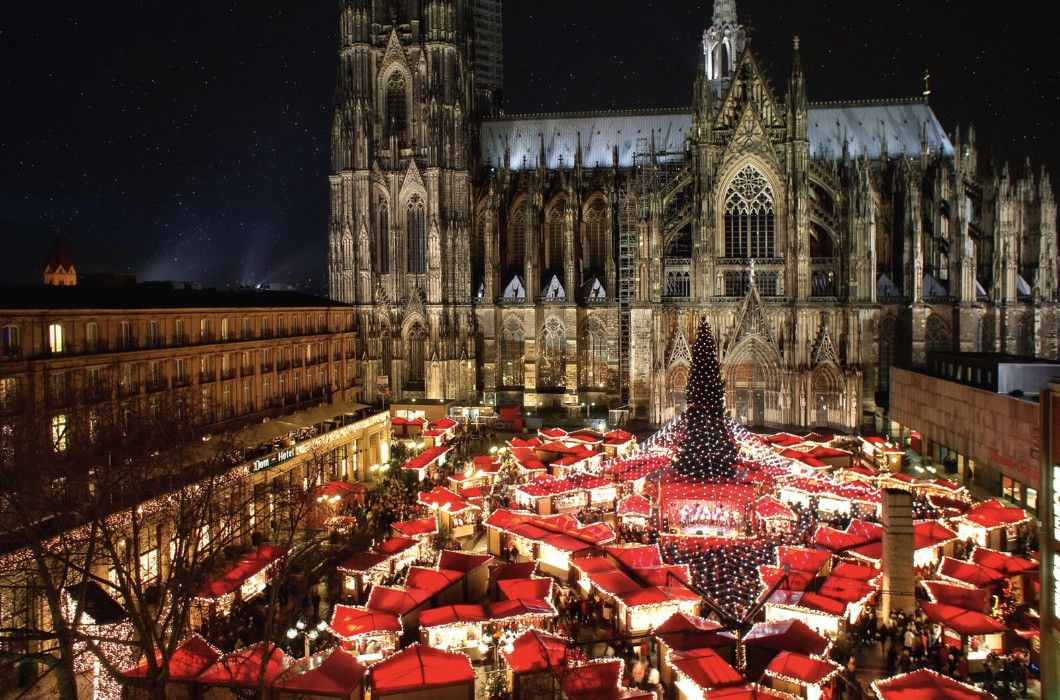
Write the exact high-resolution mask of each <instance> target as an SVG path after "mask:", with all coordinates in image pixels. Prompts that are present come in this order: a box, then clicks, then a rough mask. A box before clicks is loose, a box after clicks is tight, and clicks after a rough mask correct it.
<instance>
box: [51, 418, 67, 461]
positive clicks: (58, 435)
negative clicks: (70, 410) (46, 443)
mask: <svg viewBox="0 0 1060 700" xmlns="http://www.w3.org/2000/svg"><path fill="white" fill-rule="evenodd" d="M51 438H52V449H53V450H55V451H56V452H66V448H67V442H66V414H64V413H60V414H59V415H56V416H52V429H51Z"/></svg>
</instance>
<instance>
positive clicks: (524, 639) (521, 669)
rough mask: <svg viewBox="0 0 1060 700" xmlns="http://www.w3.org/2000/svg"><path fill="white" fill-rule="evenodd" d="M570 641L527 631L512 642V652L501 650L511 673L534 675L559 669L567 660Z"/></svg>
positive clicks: (531, 630)
mask: <svg viewBox="0 0 1060 700" xmlns="http://www.w3.org/2000/svg"><path fill="white" fill-rule="evenodd" d="M569 646H570V640H569V639H567V638H566V637H557V636H554V635H551V634H546V633H544V632H541V631H540V630H536V629H534V628H530V629H528V630H527V631H526V632H523V633H522V634H521V635H519V636H518V637H516V638H515V640H514V641H512V651H511V653H508V652H506V651H504V650H501V654H503V655H504V660H505V661H506V662H507V663H508V667H509V668H510V669H511V670H512V673H516V674H519V673H536V672H538V671H545V670H548V669H558V668H561V667H562V666H563V665H564V663H565V660H566V658H567V649H568V647H569Z"/></svg>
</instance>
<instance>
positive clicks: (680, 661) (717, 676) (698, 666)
mask: <svg viewBox="0 0 1060 700" xmlns="http://www.w3.org/2000/svg"><path fill="white" fill-rule="evenodd" d="M667 665H668V666H669V667H670V669H671V670H672V673H673V687H674V688H675V689H676V691H677V697H678V698H679V699H680V700H693V699H696V698H701V697H703V693H704V692H705V691H707V690H709V689H711V688H724V687H727V686H734V685H739V684H741V683H743V682H744V677H743V676H741V675H740V673H739V672H738V671H737V670H736V669H735V668H733V667H732V665H731V664H730V663H729V662H727V661H726V660H725V659H723V658H722V657H721V656H720V655H719V654H718V652H716V651H715V650H714V649H711V648H710V647H700V648H698V649H688V650H685V651H671V652H670V653H669V659H668V660H667Z"/></svg>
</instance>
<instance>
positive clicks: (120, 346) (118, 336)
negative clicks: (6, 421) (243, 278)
mask: <svg viewBox="0 0 1060 700" xmlns="http://www.w3.org/2000/svg"><path fill="white" fill-rule="evenodd" d="M69 325H70V324H64V323H50V324H48V326H47V334H46V337H45V348H44V349H45V351H46V352H48V353H50V354H62V353H66V352H71V351H73V350H74V349H75V348H74V347H73V345H72V342H71V341H72V338H71V337H70V333H69V330H68V326H69ZM346 325H347V328H348V329H352V327H353V316H352V314H350V315H348V316H347V324H346ZM303 328H304V331H305V333H306V334H309V335H313V334H316V333H318V332H327V331H326V328H327V326H326V324H325V322H324V317H323V316H316V317H314V316H311V315H309V314H306V316H305V325H304V326H302V324H301V319H300V318H299V317H298V316H294V315H292V316H291V319H290V324H289V325H288V320H287V318H286V317H284V316H277V317H276V318H275V319H274V320H272V319H270V317H268V316H262V317H261V319H260V321H259V323H257V324H254V323H253V322H252V320H251V319H250V318H248V317H245V316H244V317H243V318H242V320H241V322H240V326H239V329H238V332H237V331H236V328H235V324H233V323H232V321H231V319H228V318H222V319H220V322H219V323H218V322H217V321H216V320H211V319H210V318H202V319H200V320H199V324H198V329H197V330H198V335H197V336H195V335H193V336H190V337H189V335H188V333H187V331H188V330H189V328H188V325H187V324H185V320H184V319H180V318H178V319H174V320H173V322H172V326H171V329H172V334H171V335H170V336H168V338H167V337H166V336H165V335H164V334H163V331H162V325H161V323H160V322H159V321H155V320H151V321H148V322H147V324H146V326H145V327H144V329H143V336H142V337H143V342H142V343H139V342H138V335H137V333H136V331H137V330H139V329H137V328H136V327H135V326H134V324H132V323H130V322H129V321H119V322H118V323H116V324H115V326H114V338H113V345H111V344H108V342H107V338H106V336H105V335H103V334H101V333H100V324H99V323H98V322H96V321H88V322H87V323H85V325H84V337H83V340H82V342H81V348H80V349H81V350H82V351H83V352H101V351H105V350H131V349H133V348H137V347H144V348H157V347H166V346H179V345H185V344H188V343H191V342H217V341H230V340H255V339H262V338H273V337H289V336H297V335H302V334H303ZM318 329H319V330H318ZM0 353H2V355H3V357H6V358H17V357H21V356H22V353H23V338H22V329H21V327H20V326H17V325H14V324H8V325H5V326H3V327H2V328H0Z"/></svg>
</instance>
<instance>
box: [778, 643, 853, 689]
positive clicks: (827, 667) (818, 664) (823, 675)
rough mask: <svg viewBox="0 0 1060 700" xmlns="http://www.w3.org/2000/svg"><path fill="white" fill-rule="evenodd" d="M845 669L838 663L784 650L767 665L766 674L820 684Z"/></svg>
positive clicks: (808, 683)
mask: <svg viewBox="0 0 1060 700" xmlns="http://www.w3.org/2000/svg"><path fill="white" fill-rule="evenodd" d="M842 669H843V667H842V666H840V665H839V664H837V663H834V662H832V661H824V660H822V659H814V658H811V657H809V656H804V655H803V654H795V653H793V652H790V651H782V652H780V653H779V654H777V655H776V656H774V657H773V660H772V661H770V662H769V665H768V666H766V675H767V676H772V677H774V678H780V679H782V680H789V679H790V680H794V681H797V682H798V683H799V684H801V685H820V684H822V683H825V682H826V681H828V679H830V678H831V677H832V676H834V675H835V674H837V673H839V672H840V671H841V670H842Z"/></svg>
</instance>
